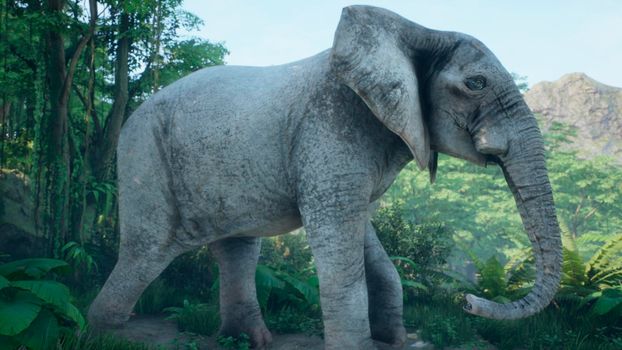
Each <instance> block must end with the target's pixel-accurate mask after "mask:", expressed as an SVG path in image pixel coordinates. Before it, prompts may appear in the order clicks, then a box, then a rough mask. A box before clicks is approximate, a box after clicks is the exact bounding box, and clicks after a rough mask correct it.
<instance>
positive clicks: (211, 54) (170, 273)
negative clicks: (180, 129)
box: [0, 0, 622, 349]
mask: <svg viewBox="0 0 622 350" xmlns="http://www.w3.org/2000/svg"><path fill="white" fill-rule="evenodd" d="M201 25H203V23H202V21H201V19H199V18H197V17H196V16H194V15H192V14H191V13H188V12H187V11H185V10H184V9H183V7H182V1H181V0H143V1H137V0H105V1H95V0H89V1H86V2H80V1H69V0H48V1H40V0H17V1H8V0H0V135H1V139H0V168H4V169H15V170H18V171H19V172H21V173H23V174H25V175H26V176H27V177H28V178H29V179H30V192H31V194H30V196H31V199H32V201H33V203H34V208H33V213H32V215H31V219H32V220H33V222H34V226H35V227H36V230H35V231H36V232H32V233H34V234H35V235H36V236H38V237H42V238H41V239H42V240H43V241H44V243H45V244H44V245H43V246H44V249H42V250H40V251H33V252H32V256H30V257H28V259H21V260H17V259H16V257H11V256H7V255H0V261H1V262H2V264H1V265H0V321H1V322H0V349H3V346H5V347H8V348H14V347H16V346H17V345H18V344H19V345H22V346H24V347H26V348H30V349H45V348H57V349H146V346H144V345H141V344H131V343H128V342H124V341H122V340H119V339H114V338H110V337H96V338H91V337H88V336H86V335H85V334H86V333H87V331H86V330H87V329H88V325H85V322H84V319H83V316H82V315H84V313H85V310H86V308H87V307H88V305H89V303H90V301H91V300H92V299H93V298H94V296H95V294H96V293H97V291H98V290H99V288H100V287H101V285H102V283H103V282H104V280H105V278H106V277H107V275H108V274H109V273H110V271H111V269H112V267H113V265H114V262H115V259H116V254H117V245H118V237H119V236H118V234H119V232H118V230H119V228H118V217H117V189H116V182H115V176H116V175H115V172H116V169H115V167H114V164H115V159H114V158H115V152H114V151H115V148H116V142H117V140H118V136H119V131H120V128H121V125H122V124H123V122H124V121H125V119H126V118H127V117H128V116H129V115H130V114H131V112H132V111H133V110H134V109H135V108H136V107H137V106H138V105H139V104H140V103H141V101H144V100H145V99H146V98H148V97H149V96H150V95H152V94H153V93H155V92H157V91H158V90H160V89H161V88H162V87H164V86H166V85H167V84H169V83H171V82H172V81H174V80H176V79H178V78H179V77H182V76H184V75H186V74H188V73H190V72H192V71H195V70H197V69H200V68H203V67H207V66H212V65H219V64H224V58H225V56H226V55H227V53H228V52H227V49H226V48H225V46H224V45H223V44H222V43H213V42H210V41H207V40H204V39H199V38H194V37H191V36H182V35H181V33H184V32H187V31H192V30H193V29H196V28H198V27H199V26H201ZM517 80H518V83H519V85H520V87H521V89H523V90H524V89H526V88H527V87H526V84H524V77H520V76H517ZM572 135H573V130H572V128H571V127H568V126H565V125H562V124H553V125H552V126H551V127H550V128H548V130H547V131H546V133H545V138H546V143H547V147H548V168H549V176H550V178H551V183H552V186H553V189H554V193H555V201H556V206H557V213H558V216H559V218H560V223H561V226H562V231H563V234H564V266H563V267H564V269H563V278H562V285H561V289H560V290H559V293H558V294H557V296H556V298H555V300H554V302H553V303H552V304H551V305H550V306H549V307H548V308H546V309H545V310H544V312H542V313H540V314H538V315H536V316H534V317H531V318H529V319H526V320H519V321H511V322H509V321H505V322H501V321H492V320H485V319H481V318H475V317H472V316H470V315H468V314H466V313H464V312H463V311H462V310H461V304H462V303H463V300H462V298H463V297H462V296H463V294H464V293H466V292H469V293H475V294H477V295H481V296H485V297H488V298H491V299H494V300H497V301H500V302H505V301H507V300H512V299H516V298H519V297H521V296H522V295H524V294H525V293H526V292H527V291H528V290H529V289H530V288H531V286H532V284H533V281H534V278H533V277H534V263H533V257H532V256H531V252H530V246H529V242H528V240H527V237H526V235H525V234H524V232H523V227H522V223H521V221H520V217H519V215H518V213H517V210H516V207H515V204H514V201H513V199H512V196H511V194H510V193H509V190H508V188H507V185H506V183H505V180H504V179H503V176H502V174H501V172H500V170H499V169H498V167H494V166H491V167H488V168H480V167H478V166H475V165H472V164H469V163H466V162H464V161H461V160H458V159H454V158H450V157H445V156H441V157H440V159H439V172H438V175H437V180H436V183H435V184H433V185H430V184H429V183H428V182H429V181H428V174H427V173H424V172H419V171H418V170H417V169H416V166H415V165H414V164H410V165H408V166H407V167H406V168H405V169H404V170H403V171H402V173H401V174H400V176H399V177H398V179H397V180H396V182H395V183H394V184H393V186H392V187H391V188H390V189H389V190H388V192H387V194H386V195H385V196H384V197H383V198H382V199H381V200H380V201H379V210H378V212H377V214H376V215H375V217H374V219H373V224H374V227H375V228H376V231H377V233H378V237H379V238H380V240H381V241H382V243H383V246H384V247H385V249H386V251H387V252H388V254H389V256H390V257H391V259H392V260H393V261H394V263H395V265H396V268H397V269H398V272H399V274H400V277H401V279H402V284H403V286H404V291H405V293H404V297H405V304H406V312H405V321H406V323H407V324H408V325H409V326H410V327H413V328H415V329H418V330H419V335H420V336H421V337H422V338H423V339H425V340H428V341H430V342H433V343H434V344H436V345H437V346H456V345H460V344H462V345H465V344H466V345H469V344H470V345H473V346H479V345H481V344H482V343H492V344H493V345H495V346H497V347H498V348H500V349H512V348H528V349H541V348H547V349H548V348H577V349H580V348H583V349H615V348H620V347H622V324H621V322H622V321H621V320H622V256H621V254H622V168H620V167H619V166H617V165H615V163H614V162H612V161H611V160H610V159H606V158H596V159H579V158H578V157H577V155H576V154H575V153H574V152H572V151H568V150H567V149H568V148H567V147H564V146H565V145H566V144H568V143H569V142H571V141H570V140H571V136H572ZM0 199H2V198H0ZM3 203H4V202H3V201H1V200H0V217H2V215H3V213H4V209H3V205H4V204H3ZM0 224H3V223H2V222H0ZM2 227H7V226H2ZM2 234H3V233H2V232H0V239H1V238H2ZM29 234H31V233H29ZM1 253H12V252H10V251H5V252H1ZM41 257H44V258H41ZM256 285H257V294H258V299H259V302H260V306H261V310H262V312H263V314H264V317H265V319H266V323H267V325H268V327H269V328H270V329H271V330H273V331H276V332H283V333H290V332H305V333H309V334H321V332H322V322H321V310H320V303H319V290H318V285H319V283H318V280H317V277H316V274H315V266H314V261H313V257H312V254H311V250H310V248H309V245H308V244H307V241H306V237H305V234H304V232H303V231H300V232H297V233H294V234H289V235H284V236H278V237H273V238H269V239H265V240H264V241H263V246H262V251H261V257H260V261H259V265H258V269H257V273H256ZM72 295H73V297H72ZM217 309H218V266H217V265H216V264H215V263H214V259H213V258H212V257H211V255H210V253H209V249H208V247H203V248H201V249H199V250H196V251H193V252H189V253H187V254H184V255H183V256H180V257H179V258H177V259H176V260H175V261H174V262H173V263H172V264H171V265H170V266H169V267H168V268H167V269H166V271H164V273H163V274H162V275H161V276H160V277H159V278H158V279H157V280H156V281H155V282H153V283H152V284H151V285H150V286H149V288H148V289H147V290H146V291H145V293H144V294H143V296H142V297H141V299H140V300H139V302H138V304H137V305H136V307H135V312H137V313H139V314H159V313H162V312H165V313H166V314H167V315H169V316H168V317H170V318H171V319H173V320H175V321H176V322H177V324H178V326H179V328H180V330H182V331H185V332H191V333H197V334H208V335H209V334H214V333H215V332H216V330H217V329H218V327H219V322H220V320H219V318H218V315H217V312H216V310H217ZM9 320H10V321H9ZM219 342H220V344H221V345H222V346H229V347H236V346H247V344H248V342H247V341H245V340H244V339H229V338H222V339H220V340H219ZM5 344H6V345H5ZM245 344H246V345H245ZM181 346H182V345H180V347H179V348H187V349H191V348H196V344H194V343H188V344H184V345H183V347H181Z"/></svg>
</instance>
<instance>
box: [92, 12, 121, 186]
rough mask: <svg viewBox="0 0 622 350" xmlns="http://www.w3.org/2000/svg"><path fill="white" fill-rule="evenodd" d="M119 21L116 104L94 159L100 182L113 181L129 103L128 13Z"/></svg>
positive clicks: (96, 174) (113, 105)
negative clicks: (117, 150) (120, 138)
mask: <svg viewBox="0 0 622 350" xmlns="http://www.w3.org/2000/svg"><path fill="white" fill-rule="evenodd" d="M120 16H121V18H120V21H119V34H118V35H119V39H118V40H117V57H116V69H115V86H114V102H113V104H112V108H111V110H110V113H108V116H107V118H106V125H105V127H104V135H103V138H102V139H101V142H100V144H99V145H98V147H96V149H97V154H96V155H95V156H94V157H93V158H92V159H93V160H94V161H95V164H94V165H93V168H94V169H95V177H96V178H97V179H98V181H106V180H110V179H112V177H113V175H114V169H115V166H114V161H115V155H116V149H117V142H118V141H119V134H120V132H121V125H123V120H124V117H125V108H126V105H127V102H128V81H129V77H128V73H129V72H128V70H129V67H128V57H129V51H130V36H129V33H128V29H129V27H130V19H129V15H128V14H127V12H125V11H124V10H122V11H121V15H120Z"/></svg>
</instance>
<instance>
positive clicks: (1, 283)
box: [0, 276, 11, 289]
mask: <svg viewBox="0 0 622 350" xmlns="http://www.w3.org/2000/svg"><path fill="white" fill-rule="evenodd" d="M10 285H11V282H9V280H8V279H6V278H4V277H3V276H0V289H2V288H6V287H8V286H10Z"/></svg>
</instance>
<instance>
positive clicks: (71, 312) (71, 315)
mask: <svg viewBox="0 0 622 350" xmlns="http://www.w3.org/2000/svg"><path fill="white" fill-rule="evenodd" d="M63 316H64V317H66V318H68V319H70V320H72V321H74V322H75V323H76V324H77V325H78V327H80V330H84V327H86V322H85V321H84V317H83V316H82V313H80V310H78V308H77V307H75V306H74V305H73V304H67V309H66V310H65V312H64V314H63Z"/></svg>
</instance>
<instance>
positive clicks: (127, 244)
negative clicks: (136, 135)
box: [88, 146, 205, 329]
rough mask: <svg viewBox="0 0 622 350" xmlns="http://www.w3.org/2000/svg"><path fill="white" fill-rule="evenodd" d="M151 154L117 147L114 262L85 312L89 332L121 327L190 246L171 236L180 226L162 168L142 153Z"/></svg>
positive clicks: (158, 161) (145, 149)
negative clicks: (146, 292) (117, 241)
mask: <svg viewBox="0 0 622 350" xmlns="http://www.w3.org/2000/svg"><path fill="white" fill-rule="evenodd" d="M126 148H127V147H126ZM156 151H157V147H155V146H154V147H133V148H131V149H125V148H123V149H122V151H121V148H120V152H119V155H118V157H119V165H120V170H121V165H123V167H122V169H123V171H120V172H119V176H118V179H119V220H120V222H119V223H120V244H119V258H118V261H117V264H116V265H115V267H114V269H113V271H112V273H111V274H110V276H109V277H108V280H107V281H106V283H105V284H104V286H103V288H102V290H101V291H100V293H99V294H98V295H97V297H96V298H95V300H94V301H93V303H92V304H91V306H90V308H89V312H88V319H89V323H90V324H91V326H93V327H95V328H100V329H101V328H104V329H105V328H118V327H120V326H123V324H124V323H125V322H126V321H127V320H128V318H129V315H130V313H131V311H132V309H133V307H134V304H135V303H136V302H137V301H138V298H139V297H140V296H141V294H142V293H143V291H144V290H145V288H146V287H147V286H148V285H149V284H150V283H151V282H152V281H153V280H154V279H155V278H156V277H158V275H159V274H160V273H161V272H162V271H163V270H164V269H165V268H166V267H167V266H168V264H169V263H170V262H171V261H172V260H173V259H174V258H175V257H177V256H178V255H180V254H182V253H184V252H186V251H188V250H190V249H191V248H194V247H195V246H191V245H189V244H184V243H182V242H180V241H179V239H178V238H177V237H179V232H180V230H181V229H182V228H181V227H180V218H179V212H178V209H177V207H176V205H175V202H174V200H172V198H174V196H173V194H172V192H171V190H170V186H169V181H168V177H167V176H168V173H167V171H166V170H165V169H166V168H165V167H166V164H163V161H162V160H161V159H160V158H159V157H157V155H154V154H149V153H148V152H156ZM145 152H147V153H146V154H145ZM203 243H205V242H203ZM196 246H200V244H198V243H197V245H196Z"/></svg>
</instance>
